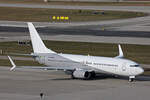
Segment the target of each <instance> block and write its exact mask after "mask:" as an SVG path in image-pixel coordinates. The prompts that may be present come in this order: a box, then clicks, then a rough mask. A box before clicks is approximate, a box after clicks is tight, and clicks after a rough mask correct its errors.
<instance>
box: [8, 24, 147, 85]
mask: <svg viewBox="0 0 150 100" xmlns="http://www.w3.org/2000/svg"><path fill="white" fill-rule="evenodd" d="M27 24H28V28H29V33H30V37H31V43H32V46H33V52H34V53H31V54H26V55H27V56H32V57H33V58H34V59H35V60H36V61H38V62H39V63H41V64H44V65H46V66H32V67H31V66H20V67H17V68H31V69H43V70H45V69H46V70H62V71H65V72H69V73H70V75H71V78H72V79H75V78H76V79H93V78H94V77H95V76H96V74H98V73H102V74H111V75H117V76H126V77H128V78H129V81H130V82H132V81H134V79H135V77H136V76H138V75H141V74H142V73H143V72H144V70H143V68H142V67H141V66H140V65H139V64H138V63H136V62H134V61H132V60H129V59H125V58H124V54H123V51H122V48H121V46H120V44H119V45H118V48H119V55H118V56H116V57H101V56H90V55H87V56H86V55H75V54H64V53H56V52H55V51H53V50H51V49H48V48H47V47H46V46H45V44H44V43H43V41H42V40H41V38H40V36H39V34H38V32H37V30H36V29H35V27H34V25H33V24H32V23H31V22H28V23H27ZM8 58H9V60H10V62H11V64H12V67H11V69H10V70H11V71H12V70H14V69H15V68H16V65H15V63H14V61H13V60H12V58H11V57H10V56H8Z"/></svg>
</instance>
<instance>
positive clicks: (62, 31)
mask: <svg viewBox="0 0 150 100" xmlns="http://www.w3.org/2000/svg"><path fill="white" fill-rule="evenodd" d="M93 27H95V28H96V29H95V28H93ZM36 29H37V31H38V32H39V33H41V34H42V35H91V36H118V37H146V38H150V33H149V32H144V31H143V32H142V31H140V32H139V31H112V30H104V31H102V30H100V29H101V28H99V30H98V29H97V26H86V27H68V28H58V27H53V28H52V27H42V28H36ZM4 32H5V34H0V36H9V35H11V36H13V35H14V36H16V34H17V33H20V32H21V33H23V34H20V35H21V36H25V35H29V34H28V28H23V27H9V26H0V33H4ZM9 32H10V34H6V33H9ZM11 32H13V33H16V34H11ZM18 35H19V34H18ZM18 35H17V36H18ZM20 35H19V36H20Z"/></svg>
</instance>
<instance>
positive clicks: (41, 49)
mask: <svg viewBox="0 0 150 100" xmlns="http://www.w3.org/2000/svg"><path fill="white" fill-rule="evenodd" d="M28 28H29V32H30V37H31V42H32V46H33V51H34V53H55V52H54V51H52V50H50V49H48V48H47V47H46V46H45V44H44V43H43V41H42V40H41V38H40V36H39V34H38V32H37V31H36V29H35V27H34V25H33V24H32V23H31V22H28Z"/></svg>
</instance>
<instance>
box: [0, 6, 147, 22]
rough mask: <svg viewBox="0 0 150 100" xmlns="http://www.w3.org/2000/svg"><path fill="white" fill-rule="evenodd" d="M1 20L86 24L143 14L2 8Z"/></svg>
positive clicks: (143, 14) (0, 8) (144, 14)
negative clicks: (59, 17)
mask: <svg viewBox="0 0 150 100" xmlns="http://www.w3.org/2000/svg"><path fill="white" fill-rule="evenodd" d="M0 12H1V14H0V20H7V21H27V22H29V21H32V22H33V21H35V22H81V21H82V22H85V21H103V20H114V19H126V18H134V17H142V16H146V15H148V14H146V13H142V12H126V11H101V10H72V9H47V8H36V9H35V8H17V7H0ZM53 16H68V17H69V20H60V19H59V20H58V19H55V20H53Z"/></svg>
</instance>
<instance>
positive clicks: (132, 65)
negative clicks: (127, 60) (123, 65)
mask: <svg viewBox="0 0 150 100" xmlns="http://www.w3.org/2000/svg"><path fill="white" fill-rule="evenodd" d="M139 66H140V65H130V67H139Z"/></svg>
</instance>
